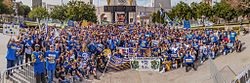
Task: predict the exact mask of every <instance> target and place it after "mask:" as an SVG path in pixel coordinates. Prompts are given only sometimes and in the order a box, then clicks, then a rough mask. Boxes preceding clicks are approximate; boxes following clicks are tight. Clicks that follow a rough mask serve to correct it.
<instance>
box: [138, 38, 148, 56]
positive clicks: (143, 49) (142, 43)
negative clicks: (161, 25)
mask: <svg viewBox="0 0 250 83" xmlns="http://www.w3.org/2000/svg"><path fill="white" fill-rule="evenodd" d="M139 45H140V49H141V53H142V54H143V55H145V54H146V50H147V48H148V41H147V40H146V39H145V38H144V37H141V40H140V41H139Z"/></svg>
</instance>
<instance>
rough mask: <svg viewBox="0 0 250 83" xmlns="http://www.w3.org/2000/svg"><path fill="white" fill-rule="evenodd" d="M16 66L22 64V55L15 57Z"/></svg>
mask: <svg viewBox="0 0 250 83" xmlns="http://www.w3.org/2000/svg"><path fill="white" fill-rule="evenodd" d="M16 64H17V66H18V65H21V64H23V56H22V55H19V56H17V60H16Z"/></svg>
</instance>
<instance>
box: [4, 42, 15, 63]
mask: <svg viewBox="0 0 250 83" xmlns="http://www.w3.org/2000/svg"><path fill="white" fill-rule="evenodd" d="M7 47H8V51H7V56H6V59H7V60H16V47H17V46H16V44H9V45H8V46H7Z"/></svg>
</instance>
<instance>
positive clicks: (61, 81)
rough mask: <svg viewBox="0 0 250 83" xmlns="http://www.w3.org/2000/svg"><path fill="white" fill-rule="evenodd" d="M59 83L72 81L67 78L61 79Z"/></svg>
mask: <svg viewBox="0 0 250 83" xmlns="http://www.w3.org/2000/svg"><path fill="white" fill-rule="evenodd" d="M59 83H70V81H69V80H67V79H65V80H61V81H60V82H59Z"/></svg>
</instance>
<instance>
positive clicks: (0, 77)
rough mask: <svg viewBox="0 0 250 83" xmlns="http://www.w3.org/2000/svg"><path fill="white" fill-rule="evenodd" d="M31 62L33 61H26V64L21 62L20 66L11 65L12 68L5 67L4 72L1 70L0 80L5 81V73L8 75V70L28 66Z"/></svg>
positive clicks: (2, 82)
mask: <svg viewBox="0 0 250 83" xmlns="http://www.w3.org/2000/svg"><path fill="white" fill-rule="evenodd" d="M31 63H32V62H29V63H24V64H21V65H18V66H14V67H10V68H7V69H4V70H3V72H0V82H1V83H4V80H5V75H6V73H7V71H8V70H13V69H16V68H19V67H22V66H26V65H28V64H31Z"/></svg>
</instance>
